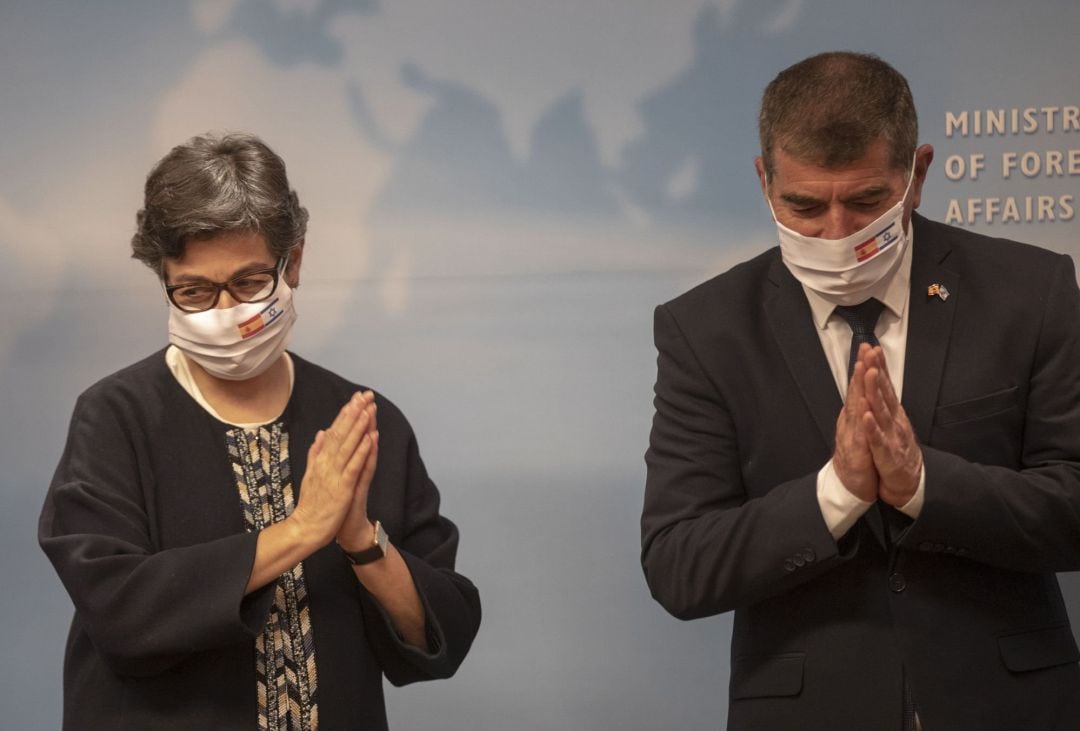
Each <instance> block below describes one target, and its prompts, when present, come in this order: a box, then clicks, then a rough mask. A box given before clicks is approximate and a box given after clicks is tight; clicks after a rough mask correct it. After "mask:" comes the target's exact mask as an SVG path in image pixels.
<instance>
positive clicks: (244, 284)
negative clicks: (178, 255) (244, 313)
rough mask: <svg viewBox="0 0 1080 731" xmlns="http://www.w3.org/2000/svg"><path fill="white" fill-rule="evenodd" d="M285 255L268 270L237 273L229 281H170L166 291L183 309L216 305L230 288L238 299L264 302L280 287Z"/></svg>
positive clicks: (197, 308) (232, 294)
mask: <svg viewBox="0 0 1080 731" xmlns="http://www.w3.org/2000/svg"><path fill="white" fill-rule="evenodd" d="M287 261H288V260H287V259H286V258H282V259H278V263H277V264H276V265H275V266H273V267H270V268H269V269H258V270H256V271H253V272H245V273H243V274H238V275H237V276H235V277H233V278H232V279H230V280H229V281H227V282H211V281H209V280H200V281H195V282H184V283H183V284H169V285H166V286H165V294H166V295H167V296H168V298H169V301H170V302H172V303H173V304H174V305H176V306H177V307H178V308H180V309H181V310H183V311H184V312H205V311H206V310H211V309H213V308H214V307H216V306H217V303H218V299H219V298H220V297H221V292H222V291H223V290H224V291H227V292H228V293H229V296H230V297H232V298H233V299H234V300H236V301H237V302H262V301H263V300H267V299H270V297H271V296H273V294H274V292H275V291H276V290H277V286H278V279H279V278H280V277H281V272H282V271H284V269H285V264H286V262H287Z"/></svg>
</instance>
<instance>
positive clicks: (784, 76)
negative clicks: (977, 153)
mask: <svg viewBox="0 0 1080 731" xmlns="http://www.w3.org/2000/svg"><path fill="white" fill-rule="evenodd" d="M758 132H759V134H760V136H761V157H762V160H763V162H764V163H765V171H766V173H768V174H769V175H770V176H771V175H772V174H773V173H774V169H773V164H774V157H773V153H774V151H775V150H776V149H777V148H781V149H783V150H784V151H785V152H786V153H788V154H789V155H791V156H793V157H795V158H798V159H800V160H805V161H807V162H810V163H814V164H817V165H821V166H824V167H839V166H842V165H846V164H848V163H852V162H855V161H856V160H858V159H860V158H862V157H863V156H864V155H865V154H866V150H867V148H868V147H869V146H870V145H871V144H873V143H874V142H876V141H877V140H880V139H884V140H885V141H886V142H887V143H888V145H889V158H890V164H891V165H892V166H893V167H894V168H897V169H900V168H903V169H907V168H908V167H910V166H911V159H912V157H913V156H914V155H915V146H916V144H917V142H918V136H919V122H918V118H917V117H916V114H915V102H914V100H913V99H912V97H911V89H910V88H909V87H908V83H907V80H906V79H905V78H904V77H903V76H902V75H901V74H900V72H899V71H897V70H896V69H894V68H893V67H892V66H890V65H889V64H887V63H885V62H884V61H882V60H881V59H880V58H878V57H877V56H874V55H872V54H866V53H853V52H850V51H836V52H832V53H822V54H819V55H817V56H811V57H810V58H807V59H805V60H803V61H800V62H799V63H797V64H795V65H794V66H790V67H788V68H786V69H784V70H783V71H781V72H780V73H779V74H778V75H777V76H776V78H775V79H773V80H772V81H771V82H770V83H769V85H768V86H767V87H765V94H764V95H763V96H762V99H761V113H760V114H759V116H758Z"/></svg>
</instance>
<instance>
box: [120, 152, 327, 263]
mask: <svg viewBox="0 0 1080 731" xmlns="http://www.w3.org/2000/svg"><path fill="white" fill-rule="evenodd" d="M307 220H308V213H307V210H306V209H305V208H304V207H303V206H301V205H300V199H299V198H298V197H297V195H296V191H294V190H292V189H291V188H290V187H289V180H288V178H287V177H286V175H285V162H284V161H283V160H282V159H281V158H280V157H279V156H278V155H277V153H275V152H274V151H273V150H271V149H270V148H269V147H268V146H267V145H266V143H265V142H263V141H262V140H260V139H259V138H258V137H256V136H254V135H250V134H227V135H223V136H215V135H210V134H207V135H200V136H198V137H193V138H191V139H190V140H188V141H187V142H185V143H184V144H182V145H177V146H176V147H174V148H173V149H172V150H171V151H170V152H169V154H167V155H165V157H163V158H162V159H161V160H160V161H159V162H158V163H157V164H156V165H155V166H154V168H153V169H152V170H151V171H150V175H149V176H147V178H146V190H145V197H144V202H143V208H142V209H141V210H140V211H139V212H138V213H137V214H136V216H135V221H136V231H135V235H134V236H133V237H132V238H131V251H132V257H133V258H135V259H138V260H139V261H141V262H143V263H144V264H146V265H147V266H149V267H150V268H151V269H153V270H154V271H155V272H157V273H158V275H159V276H160V275H161V274H162V273H163V271H164V259H166V258H169V259H179V258H180V257H182V256H183V255H184V247H185V246H186V245H187V243H188V242H189V241H193V240H202V239H208V238H212V237H214V236H217V235H219V234H222V233H228V232H234V231H252V232H257V233H261V234H262V235H263V236H264V237H265V238H266V243H267V245H268V246H269V247H270V252H271V253H272V254H273V255H274V256H275V257H284V256H286V255H287V253H288V252H289V250H290V249H292V248H293V247H294V246H296V245H297V244H298V243H300V241H302V240H303V238H304V233H305V232H306V231H307Z"/></svg>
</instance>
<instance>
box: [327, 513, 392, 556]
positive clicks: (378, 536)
mask: <svg viewBox="0 0 1080 731" xmlns="http://www.w3.org/2000/svg"><path fill="white" fill-rule="evenodd" d="M338 545H339V546H340V544H338ZM389 545H390V539H389V538H388V537H387V535H386V529H385V528H383V526H382V521H378V520H376V521H375V542H374V543H372V544H371V545H370V546H369V547H368V548H365V549H364V550H363V551H346V550H345V549H344V548H341V552H342V553H344V554H345V558H347V559H349V563H351V564H352V565H353V566H363V565H364V564H369V563H372V562H374V561H378V560H379V559H380V558H382V557H383V556H385V555H386V548H387V546H389Z"/></svg>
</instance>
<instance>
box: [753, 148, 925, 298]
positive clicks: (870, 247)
mask: <svg viewBox="0 0 1080 731" xmlns="http://www.w3.org/2000/svg"><path fill="white" fill-rule="evenodd" d="M911 170H912V171H911V175H910V176H909V177H908V183H907V188H905V189H904V195H902V196H901V197H900V200H899V201H897V203H896V205H894V206H893V207H892V208H890V209H889V210H887V211H885V213H883V214H881V216H879V217H878V218H877V219H876V220H875V221H873V222H872V223H871V224H869V225H868V226H866V227H864V228H862V229H860V230H859V231H856V232H855V233H853V234H851V235H850V236H845V237H844V238H842V239H819V238H816V237H813V236H803V235H802V234H800V233H798V232H796V231H793V230H791V229H790V228H788V227H787V226H785V225H784V224H782V223H780V221H779V220H776V212H775V211H773V219H774V220H776V228H777V231H778V232H779V234H780V256H781V258H782V259H783V261H784V264H785V265H786V266H787V268H788V269H789V270H790V271H791V273H792V274H793V275H794V276H795V278H796V279H798V280H799V281H800V282H802V284H804V285H805V286H806V287H807V288H809V289H812V290H814V291H815V292H817V293H819V294H821V295H822V296H823V297H825V298H826V299H828V300H829V301H831V302H834V303H835V304H838V305H854V304H858V303H859V302H862V301H863V300H865V299H866V298H867V296H869V294H868V291H869V290H870V289H871V288H872V287H873V286H874V285H875V284H877V283H878V282H880V281H881V280H882V279H884V278H885V277H887V276H889V275H890V274H891V273H892V272H893V271H895V270H896V265H897V264H899V263H900V259H901V258H902V257H903V254H904V249H905V248H906V247H907V246H908V242H909V241H910V236H908V234H907V232H906V231H904V203H905V202H906V201H907V197H908V193H910V192H911V181H912V180H913V179H914V178H915V165H914V163H912V166H911ZM765 200H766V202H768V203H769V210H770V211H772V202H771V201H769V199H768V196H766V197H765Z"/></svg>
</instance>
